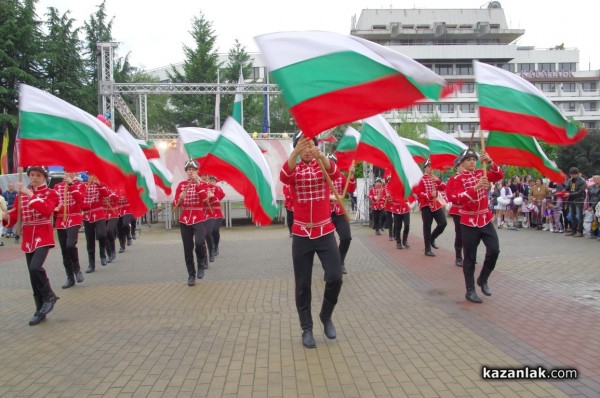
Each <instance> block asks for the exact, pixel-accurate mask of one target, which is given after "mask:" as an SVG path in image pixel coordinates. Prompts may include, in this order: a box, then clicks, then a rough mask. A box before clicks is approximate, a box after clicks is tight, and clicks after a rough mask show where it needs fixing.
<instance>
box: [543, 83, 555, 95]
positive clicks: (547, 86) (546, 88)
mask: <svg viewBox="0 0 600 398" xmlns="http://www.w3.org/2000/svg"><path fill="white" fill-rule="evenodd" d="M540 90H542V91H543V92H545V93H553V92H555V91H556V83H541V84H540Z"/></svg>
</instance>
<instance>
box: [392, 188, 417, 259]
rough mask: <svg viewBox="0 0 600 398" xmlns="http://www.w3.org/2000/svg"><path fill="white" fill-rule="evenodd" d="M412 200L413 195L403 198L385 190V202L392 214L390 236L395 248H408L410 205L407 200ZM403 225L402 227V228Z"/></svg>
mask: <svg viewBox="0 0 600 398" xmlns="http://www.w3.org/2000/svg"><path fill="white" fill-rule="evenodd" d="M411 200H414V196H412V195H411V196H409V198H408V200H405V199H404V198H403V197H401V196H397V195H394V194H393V193H392V192H390V191H389V190H388V191H387V204H388V206H389V209H390V212H391V214H392V219H393V220H392V225H393V228H392V236H393V238H394V239H395V240H396V249H404V248H406V249H408V248H409V247H410V245H409V244H408V233H409V231H410V205H409V202H410V201H411ZM403 226H404V229H403V228H402V227H403Z"/></svg>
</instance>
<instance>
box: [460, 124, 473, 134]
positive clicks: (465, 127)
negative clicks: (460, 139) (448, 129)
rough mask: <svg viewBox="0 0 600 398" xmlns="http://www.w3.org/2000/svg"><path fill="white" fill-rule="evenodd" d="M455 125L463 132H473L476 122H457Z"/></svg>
mask: <svg viewBox="0 0 600 398" xmlns="http://www.w3.org/2000/svg"><path fill="white" fill-rule="evenodd" d="M457 126H458V129H459V130H460V131H462V132H463V133H474V132H475V130H477V123H458V124H457Z"/></svg>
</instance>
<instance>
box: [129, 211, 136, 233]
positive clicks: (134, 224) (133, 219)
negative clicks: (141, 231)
mask: <svg viewBox="0 0 600 398" xmlns="http://www.w3.org/2000/svg"><path fill="white" fill-rule="evenodd" d="M130 225H131V230H130V231H129V237H130V238H131V237H134V236H135V228H136V227H137V219H136V218H135V217H134V216H133V215H132V216H131V221H130Z"/></svg>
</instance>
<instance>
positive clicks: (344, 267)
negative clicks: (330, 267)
mask: <svg viewBox="0 0 600 398" xmlns="http://www.w3.org/2000/svg"><path fill="white" fill-rule="evenodd" d="M347 273H348V270H347V269H346V266H345V265H344V264H342V274H344V275H345V274H347Z"/></svg>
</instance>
